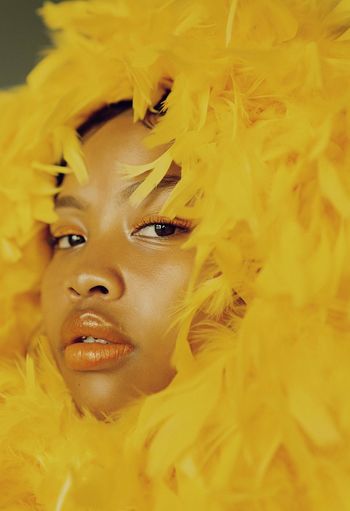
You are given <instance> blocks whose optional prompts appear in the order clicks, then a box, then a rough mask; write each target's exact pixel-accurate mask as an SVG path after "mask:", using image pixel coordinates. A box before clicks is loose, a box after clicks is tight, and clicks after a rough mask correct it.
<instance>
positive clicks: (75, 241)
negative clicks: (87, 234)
mask: <svg viewBox="0 0 350 511" xmlns="http://www.w3.org/2000/svg"><path fill="white" fill-rule="evenodd" d="M81 240H82V236H79V235H78V234H70V235H69V243H70V245H71V246H72V247H75V246H76V245H79V244H80V243H81Z"/></svg>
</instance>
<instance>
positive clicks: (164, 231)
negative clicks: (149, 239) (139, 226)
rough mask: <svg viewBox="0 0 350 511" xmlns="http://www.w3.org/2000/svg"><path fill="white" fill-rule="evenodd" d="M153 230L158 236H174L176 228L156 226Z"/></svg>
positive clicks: (168, 225)
mask: <svg viewBox="0 0 350 511" xmlns="http://www.w3.org/2000/svg"><path fill="white" fill-rule="evenodd" d="M154 230H155V231H156V234H157V235H158V236H170V235H171V234H174V232H175V230H176V226H175V225H171V224H156V225H155V226H154Z"/></svg>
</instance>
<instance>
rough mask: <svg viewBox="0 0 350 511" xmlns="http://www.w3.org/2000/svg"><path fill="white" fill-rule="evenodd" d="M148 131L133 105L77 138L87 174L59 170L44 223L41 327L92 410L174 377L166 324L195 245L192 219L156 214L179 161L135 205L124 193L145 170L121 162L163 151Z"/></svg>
mask: <svg viewBox="0 0 350 511" xmlns="http://www.w3.org/2000/svg"><path fill="white" fill-rule="evenodd" d="M147 134H149V130H148V129H147V128H146V127H145V126H144V125H143V124H142V123H137V124H134V123H133V122H132V114H131V112H130V111H127V112H124V113H122V114H120V115H119V116H118V117H116V118H114V119H112V120H110V121H108V122H107V123H106V124H104V125H103V126H102V127H100V128H99V129H97V130H95V131H94V132H92V133H90V134H89V135H88V136H87V137H86V140H85V142H84V143H83V150H84V155H85V160H86V163H87V167H88V171H89V181H88V183H87V184H85V185H83V186H82V185H79V183H78V182H77V180H76V178H75V177H74V176H73V175H68V176H66V177H65V179H64V182H63V185H62V188H61V191H60V193H59V195H58V197H57V200H56V211H57V214H58V220H57V221H56V222H55V223H54V224H53V225H52V226H50V230H51V235H52V239H53V242H54V249H53V255H52V258H51V261H50V263H49V265H48V267H47V270H46V273H45V275H44V279H43V284H42V311H43V317H44V328H45V333H46V334H47V336H48V339H49V342H50V346H51V349H52V352H53V355H54V357H55V360H56V362H57V365H58V367H59V369H60V371H61V373H62V375H63V378H64V379H65V381H66V383H67V385H68V387H69V389H70V391H71V394H72V396H73V399H74V401H75V403H76V405H77V407H78V408H79V409H80V410H82V409H84V408H88V409H89V410H90V411H92V412H93V413H94V414H95V415H97V416H103V415H104V414H108V413H110V412H113V411H116V410H118V409H119V408H120V407H121V406H123V405H125V404H127V403H128V402H130V401H131V400H132V399H134V398H135V397H137V396H140V395H144V394H151V393H154V392H157V391H159V390H161V389H163V388H164V387H166V386H167V385H168V384H169V382H170V381H171V380H172V378H173V376H174V369H173V368H172V366H171V363H170V359H171V355H172V352H173V349H174V344H175V339H176V330H175V329H174V328H172V327H171V325H172V322H173V319H174V311H175V309H176V306H177V304H178V303H179V301H180V300H181V298H182V296H183V293H184V291H185V289H186V285H187V283H188V280H189V277H190V273H191V268H192V265H193V258H194V254H193V252H191V251H186V250H184V249H182V248H181V245H182V244H183V243H184V241H185V240H186V238H187V236H188V233H189V231H190V225H189V223H188V222H187V221H185V220H183V219H175V220H174V221H172V220H170V219H168V218H164V217H160V214H159V212H160V210H161V208H162V205H163V204H164V202H165V200H166V199H167V197H168V196H169V193H170V192H171V189H172V188H173V187H174V186H175V184H176V181H177V180H178V179H179V169H178V168H177V167H176V166H175V165H173V166H172V168H171V169H170V170H169V172H168V174H167V176H166V178H165V179H164V181H163V182H162V183H161V185H160V186H158V187H157V189H155V190H154V191H153V192H152V193H151V194H150V195H149V196H148V197H147V199H145V200H144V201H143V202H142V203H141V204H140V205H139V206H132V205H131V204H130V201H128V196H129V195H130V193H131V191H133V190H135V189H136V187H137V186H138V185H139V184H140V182H142V179H141V178H140V177H138V178H135V180H131V179H129V180H128V181H126V180H125V178H122V176H121V171H122V170H123V163H127V164H133V165H137V164H145V163H148V162H150V161H153V160H154V159H156V158H157V157H158V156H160V155H161V154H162V152H163V151H164V150H165V148H157V149H152V150H150V149H146V148H145V146H144V144H143V140H144V138H145V136H146V135H147ZM121 162H122V163H121Z"/></svg>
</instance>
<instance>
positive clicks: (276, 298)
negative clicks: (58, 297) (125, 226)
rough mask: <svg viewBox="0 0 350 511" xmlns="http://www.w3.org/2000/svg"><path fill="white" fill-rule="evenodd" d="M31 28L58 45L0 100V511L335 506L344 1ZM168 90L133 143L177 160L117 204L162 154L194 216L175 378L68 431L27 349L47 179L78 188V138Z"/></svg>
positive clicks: (67, 419) (343, 460)
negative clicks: (196, 325) (107, 116)
mask: <svg viewBox="0 0 350 511" xmlns="http://www.w3.org/2000/svg"><path fill="white" fill-rule="evenodd" d="M41 15H42V16H43V18H44V20H45V23H46V24H47V26H48V27H49V29H50V30H51V33H52V38H53V47H52V48H50V49H47V50H46V51H45V55H44V56H43V58H42V60H41V61H40V62H39V64H38V65H37V66H36V67H35V68H34V70H33V71H32V72H31V73H30V75H29V76H28V79H27V82H26V84H25V85H23V86H21V87H19V88H16V89H15V90H11V91H6V92H2V93H1V94H0V108H1V116H0V195H1V203H0V211H1V217H2V221H1V225H0V265H1V272H0V288H1V300H2V301H1V305H2V306H1V310H0V318H1V322H0V351H1V354H2V356H3V359H4V360H3V363H2V367H1V371H0V389H1V401H2V404H1V407H0V444H1V447H0V481H1V488H2V492H1V495H0V507H1V509H6V510H12V511H15V510H48V511H52V510H55V511H69V510H74V511H77V510H82V511H83V510H84V511H85V510H106V511H108V510H123V511H124V510H125V511H126V510H137V511H150V510H155V511H163V510H164V509H169V510H181V511H187V510H188V511H190V510H191V511H192V510H194V509H203V510H208V511H209V510H210V511H228V510H230V511H241V510H243V509H244V511H253V510H254V511H255V510H258V509H259V510H260V509H261V510H268V511H274V510H276V511H280V510H283V511H287V510H301V509H302V510H305V511H329V510H330V509H335V510H337V511H343V510H344V511H345V510H347V509H349V506H350V489H349V488H350V484H349V478H350V476H349V473H350V462H349V460H350V409H349V404H348V402H349V399H348V395H349V392H348V391H349V390H350V371H349V360H350V328H349V327H350V319H349V310H350V291H349V290H350V286H349V283H350V271H349V264H348V260H349V256H350V241H349V240H350V206H349V204H350V200H349V199H350V181H349V166H350V112H349V105H350V0H322V1H318V2H317V1H314V0H266V1H264V2H257V1H253V0H244V1H243V0H216V1H215V2H213V1H212V0H191V1H190V0H176V1H175V0H170V1H169V0H144V1H143V2H140V1H138V0H79V1H78V0H74V1H67V2H63V3H60V4H50V3H45V4H44V6H43V8H42V9H41ZM169 84H171V93H170V94H169V96H168V98H167V100H166V107H167V112H166V114H165V115H164V117H162V119H161V121H160V122H159V123H158V124H157V126H156V127H155V129H154V130H152V133H151V135H150V137H149V141H148V143H149V144H154V145H157V144H161V143H167V142H173V144H172V145H171V149H170V152H169V153H166V155H165V157H164V158H162V159H161V160H160V161H158V162H155V165H154V170H153V172H151V174H150V177H149V179H148V180H146V181H145V183H144V187H143V188H142V189H141V190H138V195H135V196H134V197H133V200H135V201H137V200H140V199H141V198H142V194H147V193H148V191H149V190H150V188H151V187H152V186H154V184H155V182H156V181H157V180H158V179H161V176H162V175H163V174H164V173H165V172H166V170H167V166H168V165H169V162H170V161H171V160H172V159H174V160H175V161H176V162H177V163H178V164H179V165H180V166H181V167H182V178H181V181H180V182H179V184H178V185H177V187H176V189H175V191H174V193H173V194H172V196H171V198H170V200H169V202H168V204H167V208H168V210H169V212H170V214H174V213H175V211H176V212H177V213H179V212H180V213H182V214H186V215H192V216H193V217H195V218H197V219H199V220H200V221H199V225H198V227H197V228H196V229H195V230H194V232H193V233H192V235H191V237H190V239H189V241H188V246H192V247H195V248H196V249H197V258H196V264H195V268H194V274H193V279H192V281H191V285H190V288H189V292H188V295H187V296H186V299H185V302H184V304H183V308H182V309H181V311H179V322H180V326H181V328H180V332H179V338H178V340H177V349H176V353H175V359H174V363H175V364H176V367H177V370H178V373H177V376H176V378H175V379H174V381H173V382H172V383H171V384H170V385H169V387H167V388H166V389H164V390H163V391H161V392H159V393H158V394H155V395H153V396H149V397H147V398H142V399H140V400H139V401H136V402H135V403H134V404H133V405H132V406H131V407H130V408H128V409H127V410H124V412H123V413H122V414H121V416H120V417H119V418H118V419H117V420H115V421H110V422H99V421H97V420H96V419H95V418H93V417H90V416H89V415H88V414H87V415H86V416H84V417H79V416H77V414H76V412H75V411H74V407H73V405H72V403H71V398H70V396H69V394H68V393H67V390H66V388H65V386H64V384H63V382H62V380H61V377H60V375H59V373H58V371H57V369H56V367H55V364H54V363H53V361H52V359H51V355H50V353H49V350H48V348H47V345H46V340H45V339H44V338H41V339H39V340H38V341H37V342H36V344H33V345H32V346H31V347H30V349H28V344H29V340H30V338H31V336H32V334H33V328H35V326H36V325H37V324H39V322H40V309H39V287H40V279H41V275H42V272H43V270H44V269H45V265H46V263H47V261H48V258H49V253H48V250H47V249H45V245H44V242H43V229H44V228H45V225H47V224H48V223H50V222H52V221H53V219H54V210H53V200H52V198H53V195H54V194H55V191H56V187H55V183H54V177H53V176H54V175H55V174H56V173H58V172H59V171H61V170H62V168H61V167H60V166H59V165H58V164H57V162H59V161H61V159H62V157H64V158H65V160H66V161H67V162H68V168H69V169H70V171H73V172H75V173H76V175H77V176H78V178H79V179H81V180H84V179H86V169H85V165H84V161H83V158H82V154H81V148H80V142H79V140H78V138H77V135H76V128H77V127H78V126H79V125H80V124H81V123H82V122H83V121H84V120H86V119H87V118H88V117H89V115H90V114H91V113H92V112H93V111H95V110H97V109H98V108H100V107H101V106H103V105H105V104H106V103H110V102H116V101H119V100H122V99H126V98H132V100H133V110H134V118H135V120H137V119H140V118H142V117H143V116H144V114H145V112H146V110H147V108H149V107H151V106H152V104H154V101H155V98H156V97H157V94H158V91H159V88H160V87H164V86H166V85H169ZM63 170H64V169H63ZM128 171H129V172H134V171H135V169H129V170H128ZM194 195H195V196H196V197H198V200H197V201H196V203H195V205H194V206H192V207H191V208H189V207H188V201H189V198H191V197H193V196H194ZM204 262H206V263H209V264H207V265H206V267H207V268H208V270H207V274H206V279H205V280H204V281H203V282H201V283H200V284H198V283H197V280H196V277H197V275H198V274H199V272H200V270H201V268H202V265H203V263H204ZM242 303H245V304H246V307H245V309H246V310H245V311H244V314H243V313H242ZM200 307H202V308H204V309H205V310H206V312H207V313H209V315H210V318H211V320H210V322H209V321H208V322H207V323H206V324H205V325H203V326H202V328H201V329H200V330H199V331H198V332H196V334H195V335H197V336H198V337H199V338H200V340H201V341H202V342H203V340H204V347H203V350H202V352H201V353H200V355H199V356H198V357H197V358H193V356H192V354H191V353H190V350H189V348H188V343H187V338H188V325H189V324H190V322H191V318H192V316H193V314H194V313H195V312H196V311H197V310H198V308H200ZM223 313H224V317H225V322H224V324H222V323H221V324H220V323H219V322H218V317H219V316H221V317H222V314H223Z"/></svg>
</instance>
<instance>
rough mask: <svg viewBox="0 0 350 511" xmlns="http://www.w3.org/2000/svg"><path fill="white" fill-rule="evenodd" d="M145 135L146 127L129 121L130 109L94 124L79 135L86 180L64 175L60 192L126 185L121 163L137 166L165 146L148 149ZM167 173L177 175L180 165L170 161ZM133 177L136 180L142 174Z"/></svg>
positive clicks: (131, 118)
mask: <svg viewBox="0 0 350 511" xmlns="http://www.w3.org/2000/svg"><path fill="white" fill-rule="evenodd" d="M149 134H150V130H149V128H147V127H146V126H145V125H144V124H143V123H141V122H137V123H134V122H133V115H132V111H131V110H127V111H125V112H123V113H121V114H119V115H118V116H117V117H114V118H113V119H111V120H109V121H107V122H106V123H104V124H103V125H100V126H97V127H95V128H94V129H93V130H91V131H90V132H89V133H88V134H87V135H86V136H85V137H84V138H83V153H84V158H85V161H86V165H87V169H88V174H89V180H88V183H87V184H85V185H80V184H79V183H78V181H77V179H76V178H75V176H74V175H67V176H66V177H65V179H64V181H63V184H62V187H61V188H62V192H61V193H76V192H84V191H86V190H89V189H95V190H104V191H105V192H106V193H109V192H110V191H111V190H112V189H113V190H116V189H120V188H122V187H125V186H126V184H128V183H129V184H130V180H129V181H127V180H126V179H125V177H123V176H124V170H125V164H129V165H136V166H137V165H143V164H146V163H150V162H152V161H154V160H155V159H157V158H158V157H159V156H160V155H161V154H163V153H164V152H165V151H166V150H167V149H168V147H169V145H164V146H158V147H156V148H151V149H150V148H148V147H147V146H146V144H145V139H146V138H147V136H148V135H149ZM168 174H170V175H171V176H178V177H180V168H179V167H178V166H177V165H176V164H175V163H173V164H172V165H171V167H170V169H169V172H168ZM144 177H145V176H144ZM136 180H137V181H139V182H140V181H142V180H143V177H142V176H140V177H138V178H137V179H136ZM131 181H132V180H131Z"/></svg>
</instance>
